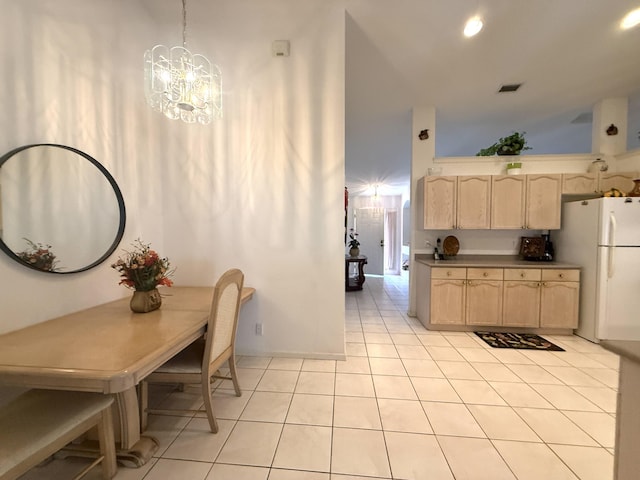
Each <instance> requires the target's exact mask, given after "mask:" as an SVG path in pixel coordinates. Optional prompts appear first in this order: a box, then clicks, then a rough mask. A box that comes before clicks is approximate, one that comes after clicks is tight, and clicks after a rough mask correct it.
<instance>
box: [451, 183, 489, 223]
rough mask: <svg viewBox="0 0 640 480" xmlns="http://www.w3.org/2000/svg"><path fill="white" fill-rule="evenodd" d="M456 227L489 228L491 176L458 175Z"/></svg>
mask: <svg viewBox="0 0 640 480" xmlns="http://www.w3.org/2000/svg"><path fill="white" fill-rule="evenodd" d="M457 188H458V196H457V204H456V206H457V208H456V228H460V229H477V230H482V229H488V228H489V226H490V221H489V218H490V217H489V215H490V211H491V176H490V175H483V176H480V175H476V176H461V177H458V187H457Z"/></svg>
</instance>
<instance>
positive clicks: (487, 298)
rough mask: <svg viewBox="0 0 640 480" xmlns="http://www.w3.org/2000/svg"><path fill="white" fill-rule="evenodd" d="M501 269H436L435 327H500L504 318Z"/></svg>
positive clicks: (433, 282)
mask: <svg viewBox="0 0 640 480" xmlns="http://www.w3.org/2000/svg"><path fill="white" fill-rule="evenodd" d="M502 274H503V271H502V269H501V268H468V269H467V268H433V269H432V270H431V312H430V318H431V323H433V324H438V325H496V324H497V323H498V324H499V320H500V318H501V317H502Z"/></svg>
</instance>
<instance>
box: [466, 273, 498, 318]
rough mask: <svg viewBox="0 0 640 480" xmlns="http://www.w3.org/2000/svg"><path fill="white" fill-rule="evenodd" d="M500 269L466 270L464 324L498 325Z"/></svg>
mask: <svg viewBox="0 0 640 480" xmlns="http://www.w3.org/2000/svg"><path fill="white" fill-rule="evenodd" d="M502 275H503V270H502V269H501V268H468V269H467V283H466V287H467V301H466V305H465V323H466V324H467V325H496V324H498V325H500V324H501V323H502V322H501V319H502V284H503V282H502Z"/></svg>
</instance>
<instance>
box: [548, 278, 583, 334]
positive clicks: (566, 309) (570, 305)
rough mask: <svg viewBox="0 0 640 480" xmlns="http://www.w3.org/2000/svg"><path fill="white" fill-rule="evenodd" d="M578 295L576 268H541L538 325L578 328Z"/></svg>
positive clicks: (578, 283)
mask: <svg viewBox="0 0 640 480" xmlns="http://www.w3.org/2000/svg"><path fill="white" fill-rule="evenodd" d="M579 297H580V272H579V271H578V270H543V272H542V288H541V290H540V327H543V328H578V304H579Z"/></svg>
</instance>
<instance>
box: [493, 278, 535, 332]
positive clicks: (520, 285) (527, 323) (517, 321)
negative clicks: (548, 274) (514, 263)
mask: <svg viewBox="0 0 640 480" xmlns="http://www.w3.org/2000/svg"><path fill="white" fill-rule="evenodd" d="M541 278H542V274H541V271H540V269H538V268H522V269H520V268H518V269H505V271H504V287H503V297H502V298H503V310H502V325H504V326H508V327H534V328H535V327H537V326H538V325H539V321H540V320H539V319H540V287H541V283H540V280H541Z"/></svg>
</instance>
